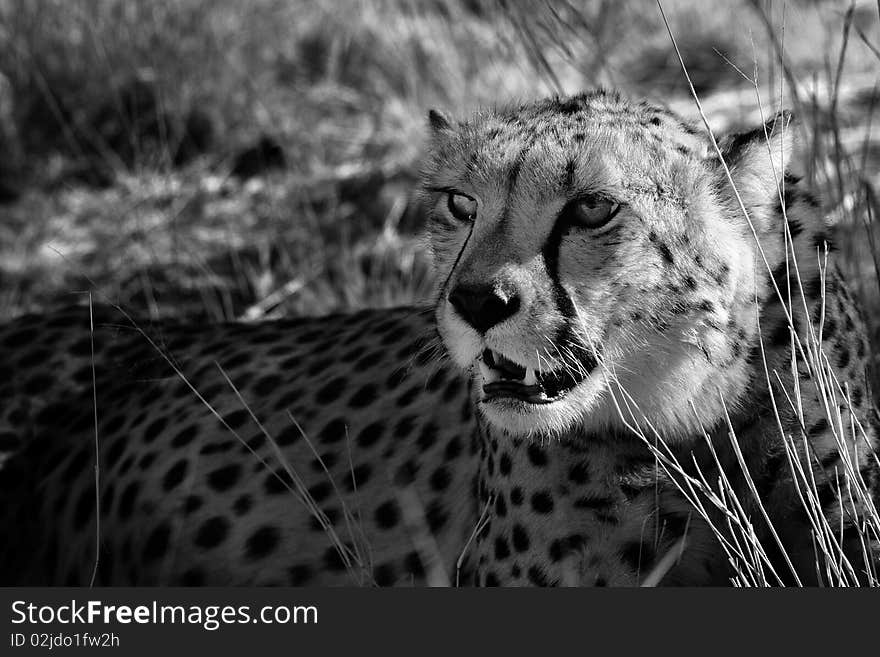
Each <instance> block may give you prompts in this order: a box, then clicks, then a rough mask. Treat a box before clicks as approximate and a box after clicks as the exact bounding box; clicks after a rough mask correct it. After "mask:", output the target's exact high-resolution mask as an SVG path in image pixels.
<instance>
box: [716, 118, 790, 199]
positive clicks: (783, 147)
mask: <svg viewBox="0 0 880 657" xmlns="http://www.w3.org/2000/svg"><path fill="white" fill-rule="evenodd" d="M791 121H792V114H791V112H789V111H788V110H785V111H783V112H780V113H779V114H777V115H776V116H774V117H773V118H772V119H770V120H769V121H767V123H765V124H763V125H761V126H758V127H757V128H755V129H754V130H749V131H748V132H742V133H739V134H734V135H730V136H728V137H727V138H725V139H723V140H722V141H721V144H720V148H721V152H722V154H723V155H724V161H725V162H726V163H727V166H728V168H729V169H730V175H731V178H733V182H734V185H735V186H736V190H737V192H739V195H740V197H741V198H742V200H743V203H744V204H745V206H746V208H747V209H748V208H754V207H764V206H766V205H767V204H769V203H775V202H776V200H777V199H778V198H779V191H778V190H779V183H780V182H781V180H782V177H783V175H785V169H786V168H787V167H788V163H789V160H790V159H791V154H792V149H793V139H792V132H793V130H792V127H791ZM719 173H720V175H722V176H724V177H725V178H726V175H725V174H724V172H723V171H719Z"/></svg>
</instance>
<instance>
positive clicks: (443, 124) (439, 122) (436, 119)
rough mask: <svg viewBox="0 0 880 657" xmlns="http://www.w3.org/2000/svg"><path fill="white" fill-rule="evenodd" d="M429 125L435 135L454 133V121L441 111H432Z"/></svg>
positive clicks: (429, 116) (429, 115)
mask: <svg viewBox="0 0 880 657" xmlns="http://www.w3.org/2000/svg"><path fill="white" fill-rule="evenodd" d="M428 125H430V126H431V130H432V132H433V133H434V134H435V135H437V134H440V133H441V132H451V131H452V121H451V120H450V119H449V118H448V117H447V116H446V115H445V114H444V113H443V112H441V111H440V110H435V109H432V110H430V111H429V112H428Z"/></svg>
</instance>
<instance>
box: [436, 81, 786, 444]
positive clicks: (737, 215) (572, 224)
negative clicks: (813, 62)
mask: <svg viewBox="0 0 880 657" xmlns="http://www.w3.org/2000/svg"><path fill="white" fill-rule="evenodd" d="M777 118H778V119H781V120H777V121H775V122H774V123H768V124H767V125H766V126H761V127H760V128H758V129H757V130H755V131H753V132H751V133H746V134H741V135H735V136H733V137H730V138H728V139H727V140H724V141H722V146H721V148H722V151H723V153H724V160H725V161H726V163H727V165H728V167H729V170H730V172H731V175H732V178H733V182H734V184H735V186H736V188H737V190H738V192H739V195H740V198H741V199H742V202H743V205H744V206H745V209H746V210H747V211H748V213H749V215H750V216H749V219H748V220H747V219H746V217H745V215H744V214H743V212H742V207H740V205H739V200H737V198H736V195H735V194H734V193H733V191H732V189H733V187H731V185H730V181H729V179H728V178H727V173H725V171H724V168H723V167H722V166H721V160H720V158H718V157H717V154H716V152H715V150H714V148H713V147H711V146H710V144H709V142H708V141H707V139H706V138H705V137H704V136H703V135H702V131H697V130H695V129H693V128H691V127H689V126H688V125H686V124H685V123H683V122H682V121H681V120H679V119H678V118H677V117H676V116H675V115H673V114H671V113H670V112H668V111H666V110H663V109H658V108H655V107H652V106H650V105H647V104H645V103H641V104H634V103H630V102H627V101H625V100H622V99H621V98H620V97H619V96H617V95H613V94H608V93H604V92H596V93H592V94H583V95H579V96H575V97H571V98H563V99H559V98H556V99H552V100H546V101H541V102H538V103H535V104H530V105H523V106H519V107H514V108H509V109H504V110H496V111H491V112H485V113H482V114H478V115H477V116H475V117H474V118H472V119H470V120H468V121H465V122H461V123H456V122H453V121H451V120H450V119H447V118H446V117H444V116H443V115H442V114H439V113H437V112H432V113H431V114H430V116H429V119H430V124H431V133H432V137H431V145H430V149H429V155H428V157H427V158H426V163H425V167H424V173H423V193H424V200H425V203H426V207H428V208H430V226H431V229H430V244H431V247H432V251H433V255H434V260H435V264H436V268H437V273H438V279H439V282H440V284H439V289H438V294H437V305H436V318H437V323H438V327H439V331H440V334H441V337H442V339H443V341H444V343H445V346H446V348H447V350H448V352H449V354H450V356H451V358H452V359H453V360H454V361H455V362H456V363H457V364H458V365H459V366H460V367H462V368H464V369H465V370H466V371H468V372H469V373H470V376H472V377H473V379H474V381H475V383H476V384H477V385H475V389H476V391H477V404H478V408H479V409H480V410H481V412H482V415H483V416H484V417H485V418H486V419H487V420H488V421H489V422H490V423H491V424H493V425H494V426H496V427H498V428H501V429H504V430H506V431H508V432H511V433H515V434H520V435H523V434H525V435H530V434H544V435H552V434H562V433H570V432H572V431H595V430H602V429H608V428H614V427H617V426H618V425H619V426H620V427H622V426H624V425H626V424H627V423H629V422H636V423H643V424H645V425H646V426H651V427H652V428H653V429H656V430H658V431H662V432H664V433H665V434H666V435H667V436H675V435H682V434H684V433H685V432H691V431H693V430H694V429H695V428H698V427H699V426H701V423H703V422H710V423H714V422H715V421H717V420H718V418H720V417H722V413H723V412H724V409H725V406H726V407H728V408H730V407H733V406H735V405H736V403H737V400H738V399H740V398H741V396H742V392H743V390H744V389H745V387H746V386H747V385H748V376H749V370H748V367H747V359H748V353H747V352H748V351H749V349H748V345H749V344H750V343H751V342H752V341H753V339H754V337H755V335H756V325H757V323H756V313H755V294H756V283H755V281H756V280H757V278H756V277H759V276H760V271H761V270H762V269H763V267H762V266H761V265H759V262H758V260H759V255H758V251H757V249H756V240H755V237H756V235H757V236H759V237H760V236H761V235H762V234H763V233H768V234H769V233H772V234H773V235H774V236H775V235H777V234H778V235H782V229H781V228H778V226H777V225H776V224H775V223H774V222H776V221H777V220H776V218H775V217H774V211H773V208H774V206H775V205H776V203H777V199H778V190H777V183H778V181H779V180H780V179H781V177H782V173H783V171H782V161H781V160H786V161H787V159H788V155H789V152H790V140H789V138H788V136H787V131H786V130H785V129H784V126H783V125H782V124H787V122H788V115H787V114H786V115H780V117H777ZM767 136H769V141H768V140H767ZM768 147H769V148H768ZM771 242H773V243H772V244H770V245H769V246H765V249H767V250H768V253H769V256H768V257H770V258H771V259H772V258H774V257H777V256H778V254H777V253H775V251H774V249H775V250H777V251H778V249H781V248H783V247H782V246H781V245H777V244H776V241H774V240H771ZM762 280H763V279H762ZM722 400H723V402H722ZM722 404H723V405H722Z"/></svg>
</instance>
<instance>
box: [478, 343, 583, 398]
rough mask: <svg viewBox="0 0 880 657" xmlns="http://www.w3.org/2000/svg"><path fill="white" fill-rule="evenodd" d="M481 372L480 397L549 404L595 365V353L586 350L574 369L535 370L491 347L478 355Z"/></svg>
mask: <svg viewBox="0 0 880 657" xmlns="http://www.w3.org/2000/svg"><path fill="white" fill-rule="evenodd" d="M477 362H478V364H479V367H480V374H482V376H483V401H484V402H485V401H496V400H508V401H509V400H518V401H522V402H526V403H528V404H551V403H553V402H555V401H558V400H560V399H562V398H563V397H564V396H565V395H566V394H567V393H568V392H569V391H571V390H572V389H573V388H574V387H575V386H577V385H578V384H579V383H581V382H582V381H583V380H584V379H586V378H587V377H588V376H589V375H590V373H591V372H592V371H593V370H594V369H595V367H596V364H597V362H596V359H595V357H594V356H592V355H589V354H585V355H583V356H582V358H581V360H580V363H579V364H580V367H578V368H577V370H576V371H572V368H567V367H566V368H560V369H557V370H551V371H548V372H536V371H535V370H534V368H531V367H524V366H523V365H519V364H518V363H515V362H513V361H512V360H510V359H509V358H506V357H505V356H503V355H501V354H499V353H498V352H497V351H492V350H491V349H484V350H483V353H482V354H481V355H480V357H479V358H478V359H477Z"/></svg>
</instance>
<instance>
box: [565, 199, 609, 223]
mask: <svg viewBox="0 0 880 657" xmlns="http://www.w3.org/2000/svg"><path fill="white" fill-rule="evenodd" d="M619 211H620V203H615V202H614V201H609V200H608V199H605V198H601V197H598V196H582V197H581V198H578V199H575V200H573V201H570V202H569V203H568V204H567V205H566V206H565V207H564V208H563V209H562V214H561V215H560V217H561V218H562V219H563V220H564V221H565V222H566V224H568V225H569V226H580V227H583V228H601V227H602V226H604V225H605V224H607V223H608V222H609V221H611V220H612V219H613V218H614V215H616V214H617V213H618V212H619Z"/></svg>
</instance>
